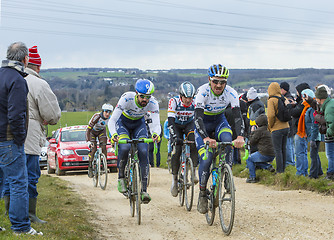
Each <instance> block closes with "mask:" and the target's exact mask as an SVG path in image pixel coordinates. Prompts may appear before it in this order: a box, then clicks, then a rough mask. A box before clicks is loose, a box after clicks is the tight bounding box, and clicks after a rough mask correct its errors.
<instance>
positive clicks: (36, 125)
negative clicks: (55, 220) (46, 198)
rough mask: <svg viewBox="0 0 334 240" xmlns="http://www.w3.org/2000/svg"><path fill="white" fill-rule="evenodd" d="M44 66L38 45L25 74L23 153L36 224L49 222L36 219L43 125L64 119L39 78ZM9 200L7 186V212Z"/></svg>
mask: <svg viewBox="0 0 334 240" xmlns="http://www.w3.org/2000/svg"><path fill="white" fill-rule="evenodd" d="M41 65H42V60H41V57H40V56H39V54H38V52H37V46H33V47H32V48H29V62H28V66H27V68H26V69H25V72H26V73H28V74H29V75H28V76H27V77H25V79H26V81H27V84H28V88H29V93H28V105H29V122H28V123H29V124H28V132H27V138H26V140H25V145H24V152H25V154H26V158H27V170H28V193H29V218H30V221H31V222H35V223H46V222H45V221H43V220H40V219H39V218H38V217H37V216H36V205H37V196H38V192H37V183H38V179H39V177H40V176H41V170H40V166H39V156H40V154H41V148H42V146H44V142H45V137H46V136H45V128H44V126H45V125H48V124H51V125H54V124H56V123H57V122H58V120H59V119H60V116H61V111H60V108H59V104H58V101H57V97H56V95H55V94H54V93H53V92H52V90H51V88H50V86H49V84H48V83H47V82H46V81H44V80H43V79H42V78H41V76H40V75H39V72H40V70H41ZM9 199H10V192H9V185H8V183H6V184H5V188H4V200H5V207H6V211H8V206H9Z"/></svg>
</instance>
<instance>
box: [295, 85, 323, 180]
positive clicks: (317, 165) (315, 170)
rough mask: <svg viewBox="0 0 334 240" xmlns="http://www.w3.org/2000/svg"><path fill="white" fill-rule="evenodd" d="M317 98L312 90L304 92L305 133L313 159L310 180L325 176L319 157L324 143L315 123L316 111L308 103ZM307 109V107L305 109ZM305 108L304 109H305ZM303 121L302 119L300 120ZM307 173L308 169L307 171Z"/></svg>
mask: <svg viewBox="0 0 334 240" xmlns="http://www.w3.org/2000/svg"><path fill="white" fill-rule="evenodd" d="M309 97H310V98H312V99H314V98H315V95H314V92H313V91H312V90H311V89H305V90H303V91H302V98H303V101H304V102H303V104H304V105H305V106H307V110H306V113H305V132H306V135H307V140H308V142H310V157H311V167H310V174H309V177H310V178H318V177H319V176H321V175H323V172H322V169H321V161H320V157H319V146H320V142H321V141H322V136H321V134H320V133H319V125H318V124H317V123H315V121H314V116H313V113H314V109H313V108H311V107H308V106H310V105H309V104H308V103H307V101H306V100H307V99H308V98H309ZM305 108H306V107H305ZM305 108H304V109H305ZM300 119H302V117H301V118H300ZM306 171H307V169H306Z"/></svg>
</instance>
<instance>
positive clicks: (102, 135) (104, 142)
mask: <svg viewBox="0 0 334 240" xmlns="http://www.w3.org/2000/svg"><path fill="white" fill-rule="evenodd" d="M99 143H100V147H101V148H102V153H103V154H104V156H105V157H106V159H107V133H106V129H104V130H103V131H102V132H101V133H100V134H99Z"/></svg>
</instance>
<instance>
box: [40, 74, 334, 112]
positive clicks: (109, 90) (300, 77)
mask: <svg viewBox="0 0 334 240" xmlns="http://www.w3.org/2000/svg"><path fill="white" fill-rule="evenodd" d="M41 75H42V76H43V78H44V79H45V80H46V81H47V82H48V83H49V84H50V86H51V88H52V89H53V91H54V92H55V94H56V95H57V97H58V100H59V104H60V107H61V109H62V110H68V111H73V110H76V111H81V110H92V111H94V110H97V109H99V108H100V106H101V105H102V104H103V103H104V102H111V103H112V104H113V105H115V104H116V103H117V101H118V98H119V97H120V96H121V95H122V93H124V92H126V91H133V90H134V84H135V82H136V80H137V79H139V78H147V79H150V80H152V81H153V82H154V84H155V88H156V91H155V93H154V95H155V96H156V97H157V98H158V100H159V101H160V102H161V106H162V107H163V106H165V107H167V96H168V93H169V92H177V88H178V86H179V85H180V84H181V83H182V82H184V81H189V82H191V83H193V84H194V86H195V87H196V88H197V87H199V86H200V85H202V84H203V83H206V82H207V81H208V80H207V69H171V70H146V71H143V70H140V69H136V68H60V69H45V70H42V71H41ZM333 80H334V69H313V68H307V69H280V70H276V69H231V70H230V77H229V81H228V84H229V85H231V86H232V87H234V88H235V89H236V90H237V91H238V92H239V93H242V92H244V91H245V90H246V89H248V88H249V87H251V86H253V87H255V88H256V89H258V92H266V91H267V88H268V85H269V84H270V83H271V82H279V83H280V82H282V81H286V82H288V83H289V84H290V89H291V92H292V93H293V92H295V86H297V85H298V84H300V83H302V82H307V83H309V84H310V86H311V87H312V88H314V87H315V85H316V84H318V83H323V84H327V85H328V86H330V87H331V88H334V81H333Z"/></svg>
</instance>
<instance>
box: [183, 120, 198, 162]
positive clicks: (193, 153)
mask: <svg viewBox="0 0 334 240" xmlns="http://www.w3.org/2000/svg"><path fill="white" fill-rule="evenodd" d="M194 128H195V124H194V122H193V121H192V122H190V123H189V124H188V125H187V126H186V128H185V130H184V133H185V135H186V137H187V139H188V140H189V141H195V133H194ZM190 157H191V160H192V161H193V165H194V168H196V167H197V165H198V152H197V149H196V144H195V143H194V144H190Z"/></svg>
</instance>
